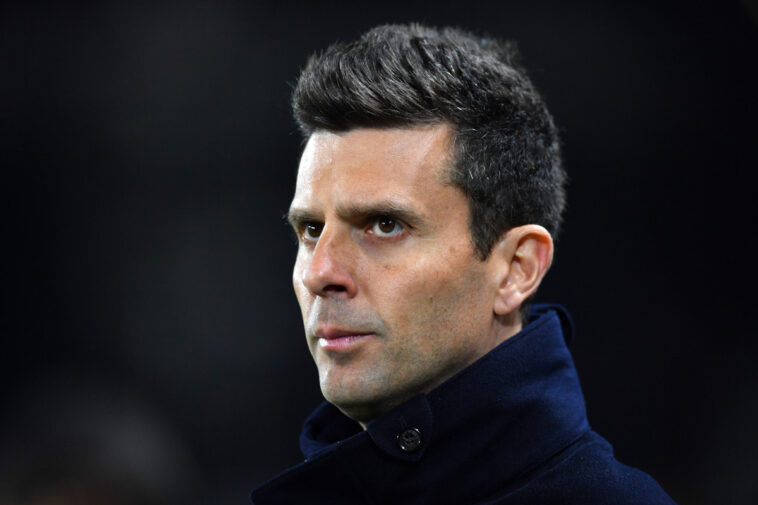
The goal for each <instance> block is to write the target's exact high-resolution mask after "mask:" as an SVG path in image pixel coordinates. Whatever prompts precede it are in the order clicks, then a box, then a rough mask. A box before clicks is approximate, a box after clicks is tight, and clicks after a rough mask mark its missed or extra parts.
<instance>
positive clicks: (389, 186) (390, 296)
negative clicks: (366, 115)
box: [292, 125, 494, 422]
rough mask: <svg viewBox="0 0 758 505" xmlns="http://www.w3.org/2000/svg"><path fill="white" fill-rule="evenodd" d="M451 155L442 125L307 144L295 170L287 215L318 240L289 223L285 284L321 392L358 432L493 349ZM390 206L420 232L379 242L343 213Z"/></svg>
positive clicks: (323, 136) (482, 275)
mask: <svg viewBox="0 0 758 505" xmlns="http://www.w3.org/2000/svg"><path fill="white" fill-rule="evenodd" d="M449 152H450V129H449V128H448V127H447V126H444V125H443V126H435V127H419V128H405V129H393V130H371V129H360V130H354V131H351V132H349V133H346V134H343V135H336V134H331V133H316V134H314V135H313V136H312V137H311V139H310V140H309V143H308V146H307V147H306V150H305V152H304V155H303V159H302V160H301V165H300V170H299V173H298V185H297V189H296V193H295V198H294V199H293V204H292V209H293V211H294V214H296V215H307V216H311V217H312V218H313V219H314V220H315V223H316V225H317V226H321V231H320V232H319V233H320V236H318V238H317V240H303V225H302V224H298V223H300V221H297V222H296V223H294V224H293V225H294V226H295V228H296V233H298V234H299V235H300V237H301V240H300V246H299V251H298V259H297V261H296V264H295V269H294V271H293V284H294V287H295V292H296V294H297V297H298V301H299V303H300V306H301V310H302V315H303V321H304V324H305V329H306V337H307V339H308V344H309V348H310V350H311V353H312V355H313V357H314V360H315V362H316V365H317V368H318V371H319V380H320V385H321V389H322V392H323V394H324V396H325V398H326V399H327V400H328V401H330V402H332V403H333V404H335V405H336V406H337V407H339V408H340V409H341V410H342V411H343V412H345V413H346V414H347V415H348V416H350V417H352V418H353V419H356V420H358V421H360V422H366V421H368V420H370V419H371V418H373V417H375V416H377V415H379V414H381V413H382V412H385V411H386V410H388V409H389V408H392V407H393V406H395V405H397V404H399V403H401V402H402V401H405V400H406V399H408V398H410V397H412V396H414V395H415V394H418V393H422V392H428V391H429V390H431V389H433V388H434V387H436V386H438V385H439V384H440V383H441V382H442V381H444V380H446V379H447V378H449V377H450V376H451V375H453V374H455V373H456V372H458V371H459V370H461V369H463V368H465V367H466V366H468V365H469V364H470V363H472V362H473V361H474V360H476V359H477V358H478V357H480V356H481V355H483V354H484V353H486V352H487V351H488V350H489V349H491V348H492V347H493V346H494V344H493V342H494V340H493V338H492V335H491V334H490V333H491V330H492V307H491V299H490V298H491V293H492V290H493V286H492V283H491V280H490V277H491V276H490V275H489V269H488V268H489V265H488V263H487V262H486V261H485V262H482V261H480V260H479V259H478V257H477V256H476V254H475V252H474V250H473V246H472V244H471V239H470V233H469V229H468V203H467V201H466V197H465V195H464V194H463V193H462V191H461V190H460V189H458V188H456V187H453V186H451V185H449V184H447V183H446V182H445V180H446V177H445V175H446V170H447V168H448V166H449V165H448V164H449V159H450V156H449ZM388 201H389V202H393V205H394V206H395V207H399V208H400V207H402V208H405V210H407V211H408V212H407V214H408V215H413V216H418V222H416V223H414V224H413V225H411V224H410V223H402V226H403V232H402V233H399V234H397V235H393V236H392V237H390V238H387V237H384V236H378V234H377V233H376V231H377V230H378V228H377V224H376V219H381V215H379V216H374V217H372V216H371V215H370V214H369V215H368V217H367V218H366V219H364V218H360V219H358V218H356V217H355V216H353V215H350V214H349V213H346V212H344V209H346V208H355V207H360V206H364V207H368V208H372V206H375V207H376V208H378V209H384V208H387V205H385V204H386V202H388ZM401 210H402V209H401ZM306 226H307V225H306ZM325 327H326V328H340V329H344V330H350V331H352V332H355V333H368V334H369V335H367V336H365V337H363V338H361V339H358V341H357V343H356V344H355V345H352V346H347V347H346V348H345V349H339V350H333V349H332V350H329V349H325V348H323V347H322V346H321V343H322V342H320V339H319V338H318V333H319V328H321V329H323V328H325Z"/></svg>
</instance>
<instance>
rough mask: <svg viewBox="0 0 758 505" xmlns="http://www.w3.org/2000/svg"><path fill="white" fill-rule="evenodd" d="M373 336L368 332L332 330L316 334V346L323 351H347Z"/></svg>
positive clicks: (321, 330) (324, 330) (323, 330)
mask: <svg viewBox="0 0 758 505" xmlns="http://www.w3.org/2000/svg"><path fill="white" fill-rule="evenodd" d="M374 336H376V335H375V334H373V333H368V332H359V331H354V330H340V329H333V328H330V329H320V330H319V331H317V332H316V340H317V343H318V346H319V348H320V349H323V350H325V351H348V350H351V349H353V348H355V347H356V346H358V345H360V344H361V343H362V342H364V341H365V340H367V339H369V338H371V337H374Z"/></svg>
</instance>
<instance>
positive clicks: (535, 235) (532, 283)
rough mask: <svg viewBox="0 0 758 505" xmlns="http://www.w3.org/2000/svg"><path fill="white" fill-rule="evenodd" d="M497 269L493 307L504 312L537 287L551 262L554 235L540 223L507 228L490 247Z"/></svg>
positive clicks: (512, 308)
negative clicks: (493, 245)
mask: <svg viewBox="0 0 758 505" xmlns="http://www.w3.org/2000/svg"><path fill="white" fill-rule="evenodd" d="M491 254H493V255H496V256H495V257H494V258H492V259H493V260H495V264H496V265H497V266H498V268H497V270H498V272H499V277H500V278H499V279H498V286H497V292H496V294H495V300H494V306H493V310H494V312H495V314H497V315H506V314H510V313H512V312H513V311H514V310H517V309H518V308H519V307H520V306H521V303H522V302H523V301H524V300H526V299H527V298H529V297H530V296H531V295H532V294H533V293H534V292H535V291H537V287H539V285H540V282H541V281H542V278H543V277H544V276H545V274H546V273H547V271H548V269H549V268H550V264H551V263H552V262H553V238H552V237H551V236H550V232H548V231H547V230H546V229H545V228H543V227H542V226H539V225H536V224H527V225H524V226H518V227H516V228H512V229H510V230H509V231H508V232H507V233H506V234H505V235H504V236H503V238H501V239H500V241H499V242H498V243H497V244H496V245H495V247H494V248H493V250H492V253H491Z"/></svg>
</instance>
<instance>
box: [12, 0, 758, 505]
mask: <svg viewBox="0 0 758 505" xmlns="http://www.w3.org/2000/svg"><path fill="white" fill-rule="evenodd" d="M138 4H139V5H138ZM405 21H420V22H424V23H427V24H432V25H447V24H453V25H457V26H460V27H463V28H467V29H471V30H476V31H482V32H485V33H489V34H492V35H495V36H498V37H502V38H509V39H514V40H516V41H517V42H518V43H519V46H520V48H521V52H522V54H523V57H524V63H525V65H526V66H527V68H529V69H530V70H531V75H532V76H533V79H534V81H535V82H536V84H537V87H538V88H539V89H540V90H541V91H542V93H543V95H544V96H545V98H546V101H547V103H548V106H549V107H550V109H551V111H552V112H553V114H554V116H555V118H556V121H557V123H558V124H559V126H560V128H561V131H562V137H563V141H564V143H565V158H566V165H567V168H568V171H569V173H570V177H571V183H570V187H569V191H570V193H569V196H570V200H569V209H568V214H567V217H566V225H565V228H564V231H563V234H562V236H561V237H560V239H559V241H558V244H557V247H558V249H557V255H556V261H555V263H554V265H553V269H552V271H551V273H550V274H549V275H548V278H547V280H546V282H545V283H544V284H543V288H542V289H541V292H540V295H539V296H538V300H541V301H557V302H561V303H563V304H564V305H566V306H567V307H568V308H569V310H570V311H571V312H572V314H573V315H574V318H575V322H576V325H577V330H578V331H577V335H576V338H575V342H574V345H573V347H572V349H573V353H574V356H575V359H576V362H577V367H578V369H579V375H580V378H581V379H582V382H583V386H584V391H585V395H586V398H587V402H588V410H589V415H590V422H591V423H592V424H593V426H594V428H595V429H596V430H597V431H599V432H600V433H601V434H603V435H604V436H605V437H606V438H608V439H609V440H610V441H611V442H612V443H613V444H614V445H615V447H616V453H617V456H618V457H619V459H621V460H622V461H624V462H626V463H627V464H630V465H633V466H638V467H640V468H642V469H644V470H646V471H647V472H649V473H650V474H652V475H653V476H654V477H655V478H656V479H657V480H658V481H659V482H660V483H661V484H662V485H663V487H664V488H665V489H666V490H667V491H668V492H669V493H670V494H671V495H672V497H673V498H674V499H676V500H678V501H679V502H681V503H683V504H684V503H691V504H707V503H719V504H744V505H748V504H754V503H757V502H758V485H757V484H756V476H758V430H756V426H757V425H758V370H757V369H756V367H755V366H754V362H755V360H756V358H758V352H757V351H758V343H757V342H758V339H756V338H755V337H754V334H755V330H754V328H753V326H752V325H753V324H754V323H753V322H752V321H753V319H754V317H755V316H754V313H753V307H754V302H753V300H754V298H755V296H754V295H753V290H754V286H755V282H756V275H755V273H754V268H753V262H752V259H753V253H754V248H753V234H754V231H755V225H754V222H755V217H756V213H755V212H754V205H755V203H754V202H755V199H756V196H755V195H756V191H755V189H754V182H753V181H754V177H753V176H754V173H753V172H754V171H755V169H756V168H758V164H757V163H756V161H757V159H758V156H756V149H757V147H758V135H757V134H758V128H757V127H756V113H757V112H758V111H757V110H756V105H757V101H758V100H757V99H756V91H757V90H758V68H757V64H758V51H757V50H758V10H757V9H756V8H755V5H754V4H749V3H740V2H739V1H737V0H734V1H711V2H675V3H672V2H658V3H650V4H645V3H639V2H601V1H599V0H597V1H589V2H560V1H534V0H533V1H521V2H481V3H480V2H473V1H472V2H460V1H459V2H452V1H447V0H440V1H437V2H416V1H412V0H407V1H403V2H381V3H371V4H361V3H357V2H355V3H354V2H344V1H324V2H311V3H307V4H306V3H299V2H294V1H288V0H282V1H277V2H266V3H260V2H236V3H235V2H184V3H182V4H181V5H179V4H174V3H171V4H169V3H160V2H158V3H156V2H144V3H142V2H140V3H134V2H132V3H127V2H123V3H116V2H106V3H87V4H82V3H78V4H76V3H75V4H67V5H65V6H64V5H59V4H57V3H47V4H46V3H39V2H20V1H17V2H11V3H7V2H6V3H5V4H3V6H2V7H0V50H1V51H2V52H1V53H0V57H1V58H2V60H1V61H0V65H1V66H0V96H1V98H0V100H1V101H0V105H1V106H2V109H1V110H0V146H1V151H0V153H1V154H0V156H2V157H1V158H0V165H1V166H2V172H1V174H2V178H1V179H0V180H1V181H2V182H1V183H0V187H2V203H3V209H4V212H3V217H2V219H1V220H0V221H1V222H2V250H3V261H2V278H1V284H2V305H0V310H1V311H2V313H1V318H0V325H1V326H0V331H1V332H2V334H1V335H2V344H1V346H0V377H2V382H1V386H0V388H1V389H0V428H1V429H2V431H0V443H1V444H2V445H0V465H2V466H0V492H1V493H4V495H2V496H5V499H6V503H43V501H44V499H46V498H45V497H46V496H47V497H51V496H56V494H60V495H67V496H74V497H76V496H83V495H88V496H93V495H98V494H99V495H103V496H106V495H109V494H110V495H116V494H118V493H121V492H122V491H123V494H122V495H121V497H120V498H118V499H116V498H114V497H113V496H110V497H106V498H105V500H106V502H110V503H117V502H119V499H121V500H122V501H123V502H124V503H148V502H150V500H152V502H153V503H179V502H182V503H209V504H210V503H214V504H215V503H224V504H232V503H237V504H244V503H247V502H248V493H249V491H250V489H252V488H253V487H255V486H256V485H257V484H259V483H261V482H262V481H263V480H265V479H267V478H268V477H271V476H273V475H274V474H275V473H277V472H278V471H279V470H281V469H283V468H285V467H286V466H288V465H290V464H293V463H296V462H298V461H299V460H300V454H299V451H298V446H297V436H298V433H299V427H300V424H301V422H302V421H303V419H304V417H305V416H306V415H307V413H308V412H309V411H310V410H311V409H312V408H313V407H314V406H315V405H316V404H317V403H318V402H319V401H320V394H319V391H318V387H317V379H316V371H315V367H314V366H313V365H312V363H311V359H310V355H309V354H308V352H307V348H306V345H305V342H304V338H303V336H302V328H301V322H300V316H299V311H298V308H297V304H296V301H295V298H294V295H293V294H292V293H291V284H290V268H291V264H292V261H293V259H294V254H295V247H294V242H293V241H292V239H291V237H290V232H289V230H288V229H287V227H286V226H285V225H284V224H283V221H282V219H281V216H282V214H283V213H284V212H285V211H286V210H287V207H288V204H289V199H290V198H291V196H292V191H293V182H294V179H295V169H296V166H297V163H298V156H299V151H300V138H299V135H298V133H297V132H296V129H295V126H294V123H293V121H292V119H291V118H290V113H289V104H288V101H289V94H290V91H291V85H292V84H293V83H294V82H295V80H296V78H297V75H298V72H299V69H300V68H301V67H302V66H303V65H304V63H305V61H306V59H307V56H308V55H309V54H310V53H312V52H313V51H315V50H318V49H323V48H325V47H326V46H327V45H328V44H329V43H330V42H333V41H336V40H349V39H352V38H354V37H356V36H357V35H359V34H360V33H361V32H363V31H364V30H366V29H367V28H369V27H371V26H373V25H375V24H379V23H384V22H405ZM77 493H78V494H77ZM129 493H132V494H134V495H135V496H136V495H140V496H141V497H142V498H139V499H137V498H134V499H131V498H128V497H127V496H128V495H129ZM2 496H0V502H1V501H2V500H3V497H2ZM14 496H15V498H14ZM14 500H15V501H14ZM35 500H37V501H35ZM41 500H42V501H41ZM72 500H73V502H76V498H74V499H72ZM129 500H131V501H129ZM139 500H142V501H139ZM70 502H71V501H70ZM44 503H63V501H58V502H55V501H54V500H53V501H51V499H48V501H46V502H44ZM79 503H84V501H83V500H80V501H79Z"/></svg>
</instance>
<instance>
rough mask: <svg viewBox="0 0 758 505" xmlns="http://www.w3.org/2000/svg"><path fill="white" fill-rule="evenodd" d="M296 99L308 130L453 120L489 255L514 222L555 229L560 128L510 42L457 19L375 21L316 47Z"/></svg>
mask: <svg viewBox="0 0 758 505" xmlns="http://www.w3.org/2000/svg"><path fill="white" fill-rule="evenodd" d="M292 108H293V113H294V115H295V119H296V120H297V122H298V125H299V127H300V129H301V131H302V132H303V134H304V135H305V137H306V138H307V137H309V136H310V135H311V134H312V133H313V132H315V131H318V130H327V131H332V132H344V131H348V130H351V129H353V128H359V127H374V128H377V127H379V128H381V127H402V126H414V125H423V124H438V123H445V122H447V123H450V124H451V125H452V127H453V131H454V134H453V146H454V147H453V154H454V163H453V167H452V169H451V173H450V174H449V175H450V180H451V182H452V183H453V184H454V185H456V186H458V187H460V188H461V189H462V190H463V191H464V193H465V194H466V196H467V198H468V202H469V209H470V215H469V227H470V230H471V239H472V243H473V245H474V249H475V251H476V252H477V254H478V255H479V257H480V258H481V259H482V260H484V259H486V258H487V257H488V256H489V253H490V251H491V250H492V246H493V245H494V244H495V243H496V242H497V240H498V239H499V238H500V237H501V236H502V235H503V234H504V233H505V232H506V231H508V230H509V229H511V228H513V227H515V226H520V225H524V224H539V225H542V226H544V227H545V228H546V229H547V230H548V231H549V232H550V233H551V234H552V235H553V236H556V234H557V232H558V228H559V226H560V223H561V214H562V212H563V208H564V205H565V192H564V183H565V179H566V176H565V172H564V170H563V168H562V164H561V156H560V146H559V141H558V134H557V131H556V127H555V124H554V123H553V118H552V116H551V115H550V113H549V112H548V110H547V108H546V107H545V104H544V102H543V101H542V99H541V97H540V95H539V94H538V92H537V90H536V89H535V88H534V86H533V85H532V83H531V81H530V80H529V78H528V77H527V75H526V71H525V70H524V68H523V67H522V66H521V64H520V63H519V55H518V51H517V49H516V47H515V45H514V44H513V43H510V42H500V41H498V40H495V39H492V38H487V37H479V36H476V35H474V34H471V33H467V32H464V31H461V30H458V29H454V28H442V29H434V28H428V27H424V26H420V25H418V24H411V25H384V26H378V27H376V28H374V29H372V30H370V31H368V32H367V33H365V34H364V35H363V36H362V37H361V38H360V39H358V40H357V41H354V42H350V43H337V44H334V45H332V46H330V47H329V48H328V49H327V50H326V51H324V52H323V53H321V54H316V55H314V56H312V57H311V58H310V60H309V61H308V64H307V65H306V67H305V69H304V70H303V72H302V74H301V75H300V79H299V80H298V83H297V86H296V88H295V92H294V94H293V98H292Z"/></svg>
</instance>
